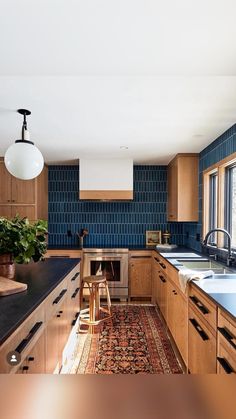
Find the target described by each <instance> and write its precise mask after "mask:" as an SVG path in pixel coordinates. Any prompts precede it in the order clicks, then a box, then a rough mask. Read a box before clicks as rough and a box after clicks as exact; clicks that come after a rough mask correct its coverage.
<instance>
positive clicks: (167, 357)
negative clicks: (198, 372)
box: [73, 305, 182, 374]
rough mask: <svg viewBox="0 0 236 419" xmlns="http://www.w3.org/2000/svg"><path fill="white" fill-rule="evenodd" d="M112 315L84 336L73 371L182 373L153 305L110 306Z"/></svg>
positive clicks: (80, 372) (86, 372) (83, 372)
mask: <svg viewBox="0 0 236 419" xmlns="http://www.w3.org/2000/svg"><path fill="white" fill-rule="evenodd" d="M112 314H113V317H112V319H109V320H107V321H105V322H103V323H101V324H100V325H99V326H98V328H97V330H96V332H95V334H93V335H91V334H87V335H86V337H84V345H83V349H82V350H81V352H80V354H78V356H77V360H76V362H75V365H76V367H75V368H76V369H75V370H74V371H73V372H74V373H77V374H181V373H182V369H181V367H180V365H179V363H178V361H177V359H176V356H175V354H174V351H173V349H172V347H171V343H170V340H169V338H168V336H167V334H166V332H165V328H164V327H163V324H162V321H161V319H160V317H159V315H158V313H157V311H156V309H155V307H154V306H151V305H150V306H141V305H139V306H138V305H137V306H136V305H113V306H112Z"/></svg>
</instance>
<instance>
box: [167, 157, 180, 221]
mask: <svg viewBox="0 0 236 419" xmlns="http://www.w3.org/2000/svg"><path fill="white" fill-rule="evenodd" d="M177 176H178V167H177V160H174V161H173V162H172V163H171V164H170V166H169V167H168V221H175V220H177V216H178V187H177V186H178V178H177Z"/></svg>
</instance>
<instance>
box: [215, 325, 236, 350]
mask: <svg viewBox="0 0 236 419" xmlns="http://www.w3.org/2000/svg"><path fill="white" fill-rule="evenodd" d="M217 329H218V330H219V332H220V333H221V334H222V335H223V336H224V338H225V339H226V340H227V342H229V343H230V345H231V346H232V347H233V348H234V349H236V344H235V343H234V342H233V340H235V339H236V338H235V336H234V335H232V334H231V333H230V332H229V330H227V329H226V328H225V327H217Z"/></svg>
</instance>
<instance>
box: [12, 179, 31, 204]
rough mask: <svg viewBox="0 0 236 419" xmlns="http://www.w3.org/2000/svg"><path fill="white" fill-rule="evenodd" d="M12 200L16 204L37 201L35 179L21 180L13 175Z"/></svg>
mask: <svg viewBox="0 0 236 419" xmlns="http://www.w3.org/2000/svg"><path fill="white" fill-rule="evenodd" d="M11 192H12V202H13V203H15V204H34V203H35V179H32V180H21V179H17V178H15V177H12V185H11Z"/></svg>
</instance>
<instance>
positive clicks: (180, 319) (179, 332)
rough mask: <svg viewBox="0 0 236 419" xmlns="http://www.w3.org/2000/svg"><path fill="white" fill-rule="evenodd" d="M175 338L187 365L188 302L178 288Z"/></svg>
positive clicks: (175, 295)
mask: <svg viewBox="0 0 236 419" xmlns="http://www.w3.org/2000/svg"><path fill="white" fill-rule="evenodd" d="M176 293H177V294H174V297H176V300H175V331H174V335H175V336H174V338H175V342H176V345H177V347H178V349H179V352H180V354H181V356H182V358H183V360H184V362H185V365H187V355H188V302H187V299H185V298H184V297H183V296H182V294H181V292H180V291H179V290H178V289H177V288H176Z"/></svg>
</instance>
